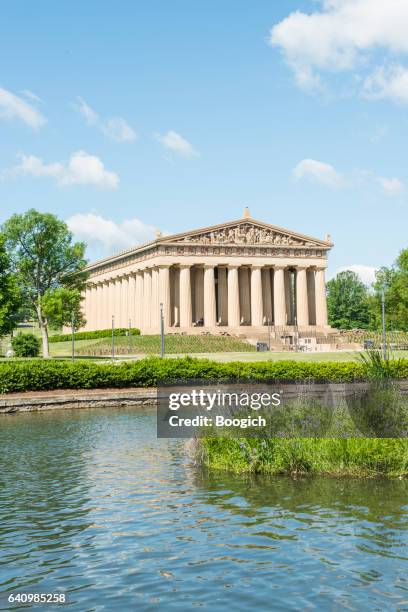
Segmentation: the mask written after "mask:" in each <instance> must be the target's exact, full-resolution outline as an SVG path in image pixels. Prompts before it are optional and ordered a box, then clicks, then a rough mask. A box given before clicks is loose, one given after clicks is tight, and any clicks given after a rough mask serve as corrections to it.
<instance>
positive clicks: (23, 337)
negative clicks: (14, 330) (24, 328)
mask: <svg viewBox="0 0 408 612" xmlns="http://www.w3.org/2000/svg"><path fill="white" fill-rule="evenodd" d="M11 346H12V348H13V351H14V354H15V356H16V357H38V355H39V354H40V341H39V339H38V338H37V336H34V334H18V335H17V336H15V337H14V338H13V339H12V341H11Z"/></svg>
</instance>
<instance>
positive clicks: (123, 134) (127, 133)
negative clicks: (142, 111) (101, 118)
mask: <svg viewBox="0 0 408 612" xmlns="http://www.w3.org/2000/svg"><path fill="white" fill-rule="evenodd" d="M102 131H103V132H104V133H105V134H106V135H107V136H109V137H110V138H112V140H116V141H117V142H125V141H127V140H135V139H136V137H137V134H136V132H135V131H134V130H133V128H131V127H130V125H129V124H128V123H126V121H125V120H124V119H122V117H112V118H111V119H108V120H107V121H106V122H105V124H104V125H103V126H102Z"/></svg>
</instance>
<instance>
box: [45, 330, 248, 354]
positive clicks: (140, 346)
mask: <svg viewBox="0 0 408 612" xmlns="http://www.w3.org/2000/svg"><path fill="white" fill-rule="evenodd" d="M75 348H76V352H77V354H78V355H81V356H82V355H84V356H85V355H89V356H95V357H100V356H107V357H109V356H110V355H111V352H112V341H111V339H110V338H98V339H94V340H77V341H76V342H75ZM71 350H72V344H71V342H52V343H50V351H51V355H53V356H56V357H62V356H65V355H70V354H71ZM229 352H239V353H254V352H255V347H254V346H253V345H252V344H249V343H247V342H245V341H243V340H240V339H238V338H233V337H231V336H179V335H169V336H167V337H166V353H167V354H168V355H175V354H184V355H186V354H193V353H197V354H200V355H202V354H203V353H208V354H211V355H212V354H213V353H229ZM115 353H116V355H117V356H118V357H120V356H128V355H140V356H145V355H159V354H160V336H131V337H123V336H119V337H117V338H115Z"/></svg>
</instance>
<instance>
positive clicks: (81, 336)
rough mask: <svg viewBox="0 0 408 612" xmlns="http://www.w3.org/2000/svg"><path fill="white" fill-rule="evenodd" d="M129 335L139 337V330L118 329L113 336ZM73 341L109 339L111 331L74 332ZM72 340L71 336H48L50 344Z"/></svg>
mask: <svg viewBox="0 0 408 612" xmlns="http://www.w3.org/2000/svg"><path fill="white" fill-rule="evenodd" d="M128 333H130V335H131V336H140V329H137V328H136V327H135V328H132V329H127V328H125V327H118V328H117V329H115V336H116V337H118V336H126V335H127V334H128ZM74 336H75V340H96V339H97V338H111V337H112V329H98V330H96V331H84V332H75V334H74ZM71 339H72V334H55V335H54V336H50V339H49V340H50V342H67V341H68V340H71Z"/></svg>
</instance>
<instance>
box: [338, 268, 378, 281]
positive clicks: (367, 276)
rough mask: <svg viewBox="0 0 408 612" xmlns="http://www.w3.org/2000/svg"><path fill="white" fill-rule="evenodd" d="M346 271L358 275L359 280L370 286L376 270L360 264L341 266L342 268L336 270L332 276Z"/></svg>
mask: <svg viewBox="0 0 408 612" xmlns="http://www.w3.org/2000/svg"><path fill="white" fill-rule="evenodd" d="M346 270H351V271H352V272H355V273H356V274H358V276H359V278H360V280H361V281H362V282H363V283H364V284H365V285H371V284H372V283H374V282H375V272H376V270H377V268H373V267H372V266H363V265H361V264H353V265H351V266H343V267H342V268H338V269H337V270H336V272H335V274H334V276H336V275H337V274H338V273H339V272H345V271H346Z"/></svg>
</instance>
